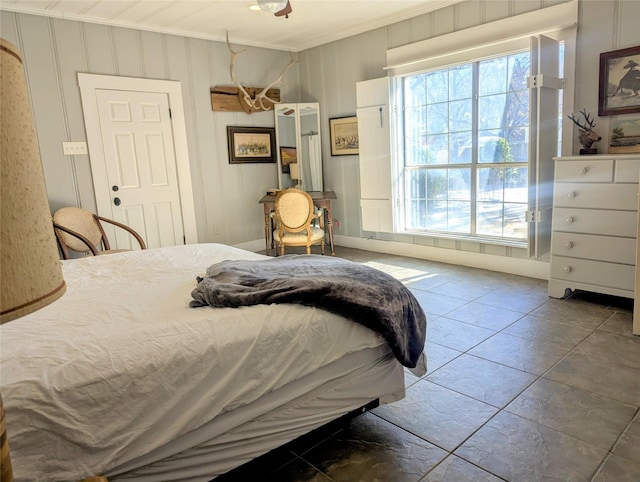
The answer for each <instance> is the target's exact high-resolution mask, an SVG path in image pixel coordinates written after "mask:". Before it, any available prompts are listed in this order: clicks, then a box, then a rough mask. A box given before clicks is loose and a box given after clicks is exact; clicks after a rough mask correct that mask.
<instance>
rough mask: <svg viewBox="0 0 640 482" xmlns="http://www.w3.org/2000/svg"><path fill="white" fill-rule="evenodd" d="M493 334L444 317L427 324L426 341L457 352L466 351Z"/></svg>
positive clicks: (484, 329)
mask: <svg viewBox="0 0 640 482" xmlns="http://www.w3.org/2000/svg"><path fill="white" fill-rule="evenodd" d="M494 333H495V331H493V330H488V329H486V328H481V327H479V326H474V325H470V324H468V323H462V322H460V321H456V320H452V319H451V318H447V317H445V316H441V317H439V318H436V319H434V320H432V321H430V322H427V339H428V340H429V341H431V342H432V343H437V344H438V345H443V346H446V347H447V348H451V349H453V350H457V351H461V352H464V351H467V350H469V349H470V348H472V347H474V346H475V345H477V344H478V343H481V342H482V341H483V340H486V339H487V338H489V337H490V336H492V335H493V334H494Z"/></svg>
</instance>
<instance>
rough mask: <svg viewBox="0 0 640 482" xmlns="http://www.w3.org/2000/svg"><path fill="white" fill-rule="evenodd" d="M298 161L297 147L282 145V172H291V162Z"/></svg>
mask: <svg viewBox="0 0 640 482" xmlns="http://www.w3.org/2000/svg"><path fill="white" fill-rule="evenodd" d="M292 162H298V151H296V148H295V147H282V146H281V147H280V164H281V168H282V174H290V173H291V170H290V168H289V164H291V163H292Z"/></svg>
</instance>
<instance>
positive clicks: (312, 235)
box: [273, 187, 325, 255]
mask: <svg viewBox="0 0 640 482" xmlns="http://www.w3.org/2000/svg"><path fill="white" fill-rule="evenodd" d="M275 207H276V210H275V219H276V229H275V230H274V231H273V239H274V240H275V242H276V243H277V247H278V248H280V254H281V255H284V248H285V246H305V247H306V248H307V254H311V246H312V245H315V244H320V246H321V248H320V249H321V252H322V254H324V236H325V234H324V229H323V228H322V227H317V226H314V225H313V224H312V223H314V222H315V221H316V220H319V221H320V222H322V218H321V217H320V216H319V215H318V214H316V213H315V212H314V205H313V200H312V199H311V196H310V195H309V193H307V192H305V191H302V190H300V189H297V188H294V187H292V188H289V189H285V190H283V191H280V192H279V193H278V195H277V197H276V205H275ZM321 226H322V225H321Z"/></svg>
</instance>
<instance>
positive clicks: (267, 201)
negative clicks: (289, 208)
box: [259, 191, 338, 256]
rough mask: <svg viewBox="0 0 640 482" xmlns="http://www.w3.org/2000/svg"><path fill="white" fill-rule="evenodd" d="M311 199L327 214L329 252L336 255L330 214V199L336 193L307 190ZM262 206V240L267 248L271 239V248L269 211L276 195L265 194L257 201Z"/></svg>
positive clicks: (274, 203) (274, 206)
mask: <svg viewBox="0 0 640 482" xmlns="http://www.w3.org/2000/svg"><path fill="white" fill-rule="evenodd" d="M307 192H308V193H309V195H310V196H311V199H313V204H314V205H315V206H316V207H319V208H322V209H323V210H324V212H325V213H326V215H327V230H328V231H329V247H330V248H331V254H332V255H333V256H335V255H336V252H335V250H334V249H333V216H332V214H331V200H332V199H338V198H337V197H336V193H335V192H333V191H307ZM259 203H260V204H262V205H263V206H264V242H265V246H266V248H267V253H269V252H270V250H269V240H271V248H272V249H273V233H272V228H271V212H272V211H274V210H275V208H276V196H275V195H273V194H267V195H265V196H263V197H262V199H260V201H259Z"/></svg>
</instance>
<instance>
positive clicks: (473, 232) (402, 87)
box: [392, 43, 531, 247]
mask: <svg viewBox="0 0 640 482" xmlns="http://www.w3.org/2000/svg"><path fill="white" fill-rule="evenodd" d="M509 45H513V44H512V43H509ZM521 45H523V44H522V43H521ZM528 47H529V45H528V44H527V48H522V46H520V48H518V49H517V50H515V51H505V52H499V53H497V52H493V53H492V55H490V56H487V57H482V58H476V59H472V60H469V61H466V62H463V63H455V64H451V65H441V66H438V67H434V68H431V69H427V70H423V71H420V72H411V73H406V74H401V75H398V76H395V77H394V78H393V89H394V94H395V105H396V106H398V108H397V109H396V111H395V113H396V123H395V124H396V126H397V130H398V133H397V136H396V141H397V143H396V144H395V146H393V145H392V149H393V148H394V147H395V149H396V151H397V159H399V160H401V161H400V162H399V163H398V171H397V178H398V180H399V182H398V186H397V193H398V198H397V199H398V203H397V204H398V205H397V209H396V216H397V221H396V224H395V225H396V226H397V232H398V233H401V234H411V235H416V236H428V237H437V238H453V239H466V240H471V241H477V242H483V243H492V244H502V245H509V246H516V247H524V246H526V244H527V237H526V236H525V237H524V239H518V238H509V237H505V236H492V235H489V234H478V233H477V211H478V198H479V196H478V184H477V182H478V176H479V174H480V171H481V170H483V169H490V168H497V167H506V165H505V164H503V163H484V162H481V161H480V159H479V154H478V150H479V148H480V146H479V145H478V140H479V137H478V135H477V134H479V133H480V131H481V129H480V126H479V119H478V111H479V104H480V97H481V95H480V92H479V85H478V82H479V76H480V64H481V63H482V62H485V61H487V60H492V59H497V58H504V57H509V56H512V55H518V54H523V53H526V54H527V55H529V56H531V52H530V49H529V48H528ZM467 65H468V66H470V70H471V72H472V92H471V97H470V98H471V102H472V120H471V135H472V146H471V150H472V152H471V160H470V162H468V163H453V164H452V163H449V162H447V163H441V164H433V165H430V164H429V165H423V164H420V165H407V164H406V162H405V161H404V160H405V159H406V154H405V153H406V150H405V147H406V142H405V139H406V135H405V130H404V128H403V127H404V125H405V119H406V116H404V115H403V111H402V108H400V107H399V106H404V98H405V95H406V80H407V78H409V77H413V76H419V75H424V74H429V73H433V72H438V71H445V70H449V69H451V68H455V67H457V66H467ZM529 75H530V72H529ZM527 77H528V76H527ZM507 93H508V92H507V91H505V92H504V94H507ZM450 102H451V100H447V102H446V103H447V104H449V103H450ZM529 102H530V101H529ZM427 105H428V104H425V108H426V106H427ZM528 128H529V123H528V121H527V130H528ZM427 135H429V133H428V132H427ZM508 166H509V167H511V168H522V167H526V168H527V169H529V168H530V160H527V161H514V162H510V163H509V164H508ZM438 169H443V170H447V171H448V170H450V169H469V171H470V174H469V187H470V192H469V201H468V202H469V233H456V232H455V231H451V230H444V231H443V230H438V229H433V228H428V227H427V228H412V227H409V226H407V225H408V219H409V216H410V213H409V212H408V211H409V209H410V207H409V204H410V203H411V199H410V198H409V194H408V191H409V190H410V186H409V183H411V178H410V176H409V175H408V173H409V172H410V171H415V170H424V171H425V172H428V171H429V170H438ZM504 204H505V201H503V203H502V205H503V207H504ZM502 219H503V220H504V216H503V217H502Z"/></svg>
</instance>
